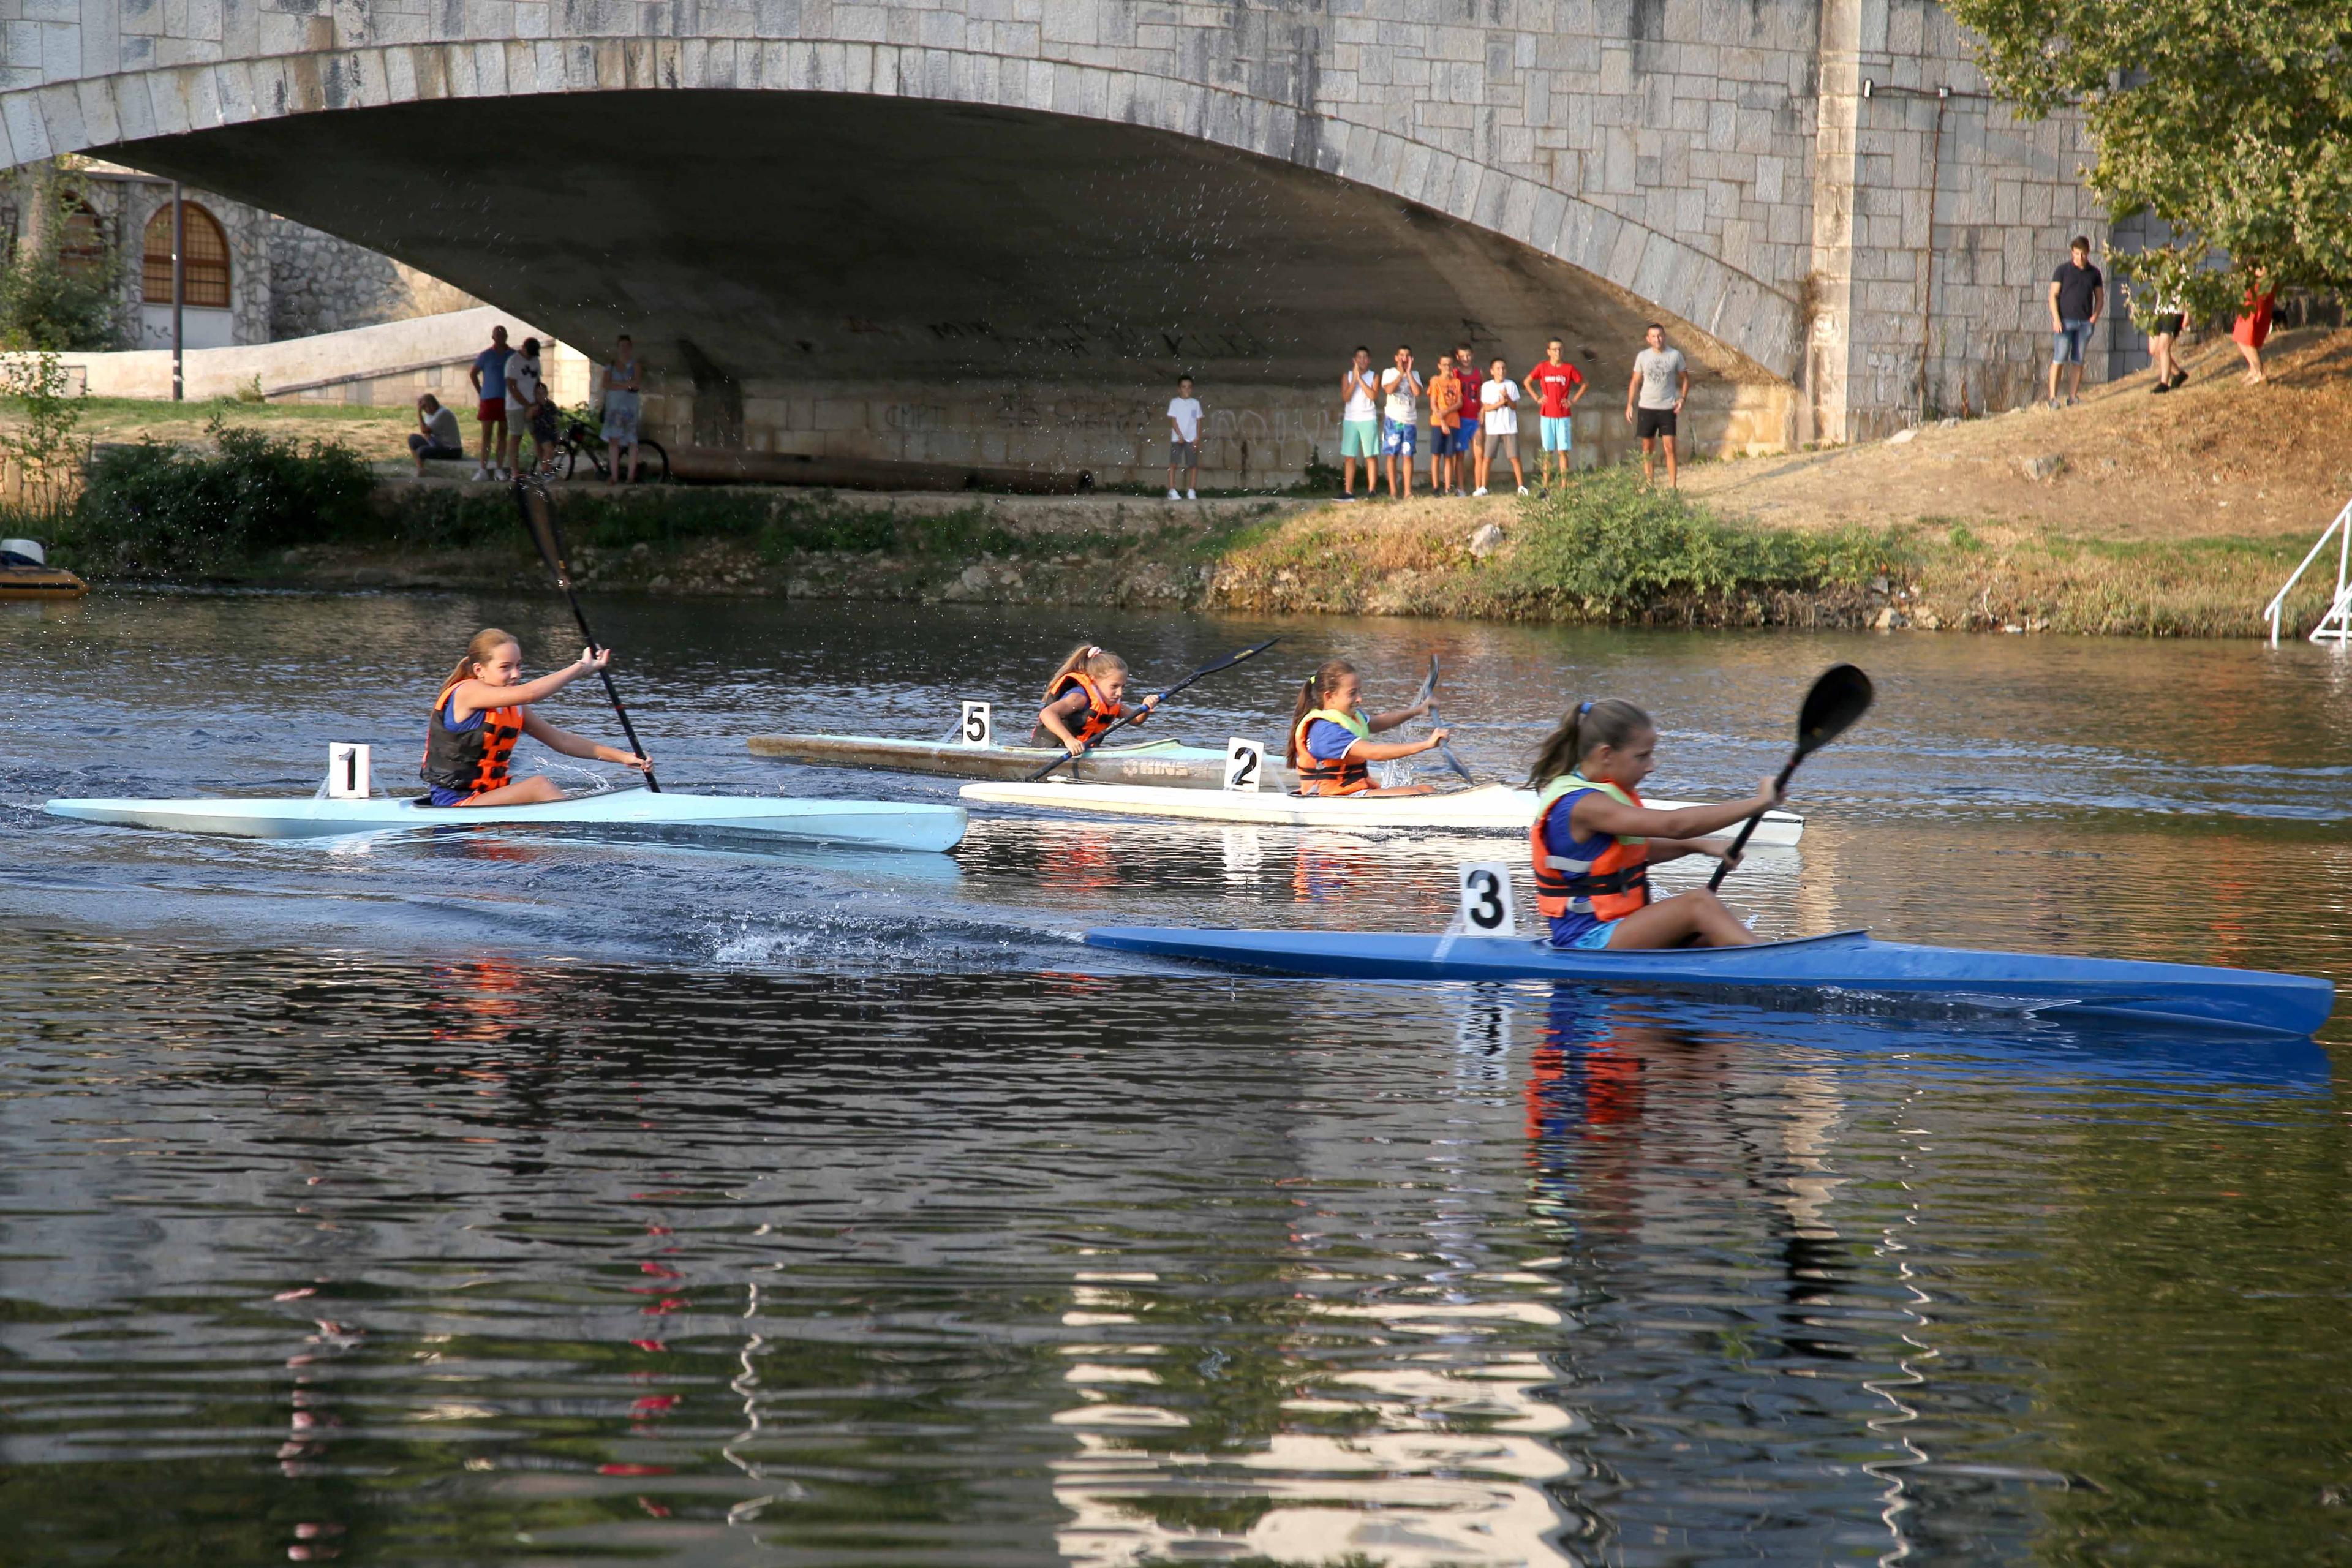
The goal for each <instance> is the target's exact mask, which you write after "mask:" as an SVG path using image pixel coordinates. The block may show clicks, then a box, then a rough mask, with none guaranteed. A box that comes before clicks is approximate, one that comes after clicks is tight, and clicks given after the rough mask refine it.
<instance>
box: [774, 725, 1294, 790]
mask: <svg viewBox="0 0 2352 1568" xmlns="http://www.w3.org/2000/svg"><path fill="white" fill-rule="evenodd" d="M747 743H748V744H749V745H750V746H751V750H752V752H754V753H756V754H757V755H760V756H762V757H775V758H777V759H779V760H781V761H783V762H789V763H815V764H816V765H818V766H820V767H833V768H885V769H888V770H890V771H891V772H894V773H933V774H937V775H939V776H940V777H942V778H959V779H1007V780H1015V781H1026V780H1029V779H1032V778H1034V777H1035V776H1036V774H1037V773H1038V771H1039V770H1040V769H1042V768H1044V767H1045V764H1046V763H1050V762H1053V761H1054V760H1055V758H1057V757H1060V756H1063V755H1065V754H1066V753H1065V752H1063V750H1062V748H1061V747H1059V746H993V745H992V746H973V745H966V744H963V743H961V742H954V741H894V740H887V739H885V738H883V737H880V736H876V735H754V736H752V737H751V740H750V742H747ZM1267 766H1268V769H1269V770H1270V777H1269V781H1268V782H1270V783H1278V784H1283V785H1284V786H1285V787H1289V786H1290V785H1291V784H1295V783H1296V778H1295V775H1293V774H1292V773H1291V772H1290V770H1289V769H1287V768H1286V767H1283V766H1281V765H1280V764H1279V763H1275V762H1273V761H1272V760H1271V759H1269V761H1268V763H1267ZM1072 773H1076V776H1077V777H1078V778H1079V779H1081V780H1084V781H1086V782H1087V783H1092V784H1161V785H1165V786H1167V787H1170V788H1175V789H1216V788H1219V787H1220V786H1222V785H1223V784H1224V782H1225V753H1224V752H1223V750H1221V749H1220V748H1218V747H1215V746H1194V745H1188V744H1186V743H1185V742H1182V741H1148V742H1144V743H1142V744H1140V745H1134V746H1098V747H1097V748H1096V749H1095V750H1093V751H1091V752H1087V754H1086V755H1085V756H1084V757H1081V758H1080V759H1079V760H1078V761H1077V762H1076V763H1072V764H1071V765H1070V766H1068V767H1064V768H1059V769H1056V770H1055V774H1054V776H1055V778H1066V777H1069V776H1070V775H1071V774H1072Z"/></svg>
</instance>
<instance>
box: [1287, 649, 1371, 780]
mask: <svg viewBox="0 0 2352 1568" xmlns="http://www.w3.org/2000/svg"><path fill="white" fill-rule="evenodd" d="M1355 673H1356V667H1355V666H1354V665H1352V664H1349V662H1348V661H1347V660H1346V659H1344V658H1335V659H1333V660H1331V661H1330V662H1329V663H1328V664H1326V665H1325V666H1324V667H1323V668H1320V669H1318V670H1317V671H1316V672H1315V673H1314V674H1313V675H1311V676H1309V677H1308V678H1307V680H1306V681H1305V682H1304V683H1303V684H1301V685H1300V687H1299V688H1298V706H1297V707H1296V708H1294V709H1292V710H1291V711H1290V739H1289V741H1288V742H1286V744H1285V746H1284V748H1283V759H1284V760H1285V761H1286V762H1287V763H1289V764H1290V765H1291V766H1292V767H1294V768H1296V767H1297V765H1298V727H1299V726H1300V725H1301V724H1304V723H1306V722H1307V714H1309V713H1311V712H1313V711H1314V710H1316V709H1318V708H1320V707H1322V706H1323V700H1324V699H1325V698H1326V697H1328V696H1330V695H1331V689H1332V688H1333V687H1335V686H1337V685H1339V678H1340V677H1342V676H1347V675H1353V674H1355Z"/></svg>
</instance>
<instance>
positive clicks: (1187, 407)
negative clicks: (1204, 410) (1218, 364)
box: [1168, 375, 1201, 500]
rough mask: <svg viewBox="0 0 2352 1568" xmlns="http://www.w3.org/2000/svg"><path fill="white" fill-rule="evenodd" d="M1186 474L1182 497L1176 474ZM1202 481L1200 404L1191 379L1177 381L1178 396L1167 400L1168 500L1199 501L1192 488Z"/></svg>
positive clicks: (1186, 377)
mask: <svg viewBox="0 0 2352 1568" xmlns="http://www.w3.org/2000/svg"><path fill="white" fill-rule="evenodd" d="M1179 469H1181V470H1182V471H1183V475H1184V486H1183V489H1182V490H1181V493H1180V492H1179V490H1178V489H1177V486H1176V474H1177V471H1178V470H1179ZM1200 477H1201V400H1200V399H1199V398H1197V397H1195V396H1193V395H1192V377H1191V376H1189V375H1180V376H1178V377H1177V378H1176V395H1175V396H1173V397H1171V398H1170V399H1169V400H1168V499H1169V500H1200V499H1201V495H1200V492H1199V491H1198V490H1196V489H1193V488H1192V485H1193V481H1194V480H1196V479H1199V478H1200Z"/></svg>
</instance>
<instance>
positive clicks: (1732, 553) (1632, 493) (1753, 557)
mask: <svg viewBox="0 0 2352 1568" xmlns="http://www.w3.org/2000/svg"><path fill="white" fill-rule="evenodd" d="M1903 554H1904V548H1903V545H1902V542H1901V539H1900V536H1899V535H1898V534H1897V533H1895V531H1891V530H1875V529H1865V528H1843V529H1836V530H1830V531H1797V530H1792V529H1770V528H1756V527H1751V526H1748V525H1746V524H1741V523H1732V522H1726V521H1723V520H1722V519H1721V518H1718V517H1717V516H1716V515H1715V514H1714V513H1713V512H1712V511H1710V510H1707V509H1706V507H1704V506H1702V505H1699V504H1697V503H1696V502H1693V501H1689V500H1685V499H1684V498H1683V497H1682V496H1681V495H1680V494H1678V493H1677V492H1675V491H1673V490H1667V489H1647V488H1644V487H1643V484H1642V482H1641V479H1640V476H1639V475H1638V474H1637V473H1636V472H1635V470H1634V469H1633V468H1632V467H1631V466H1630V465H1629V466H1621V467H1612V468H1594V469H1590V470H1588V471H1586V472H1584V473H1580V474H1578V475H1576V476H1575V477H1573V478H1572V479H1570V480H1569V481H1568V482H1567V483H1566V484H1563V485H1559V486H1558V487H1556V488H1554V489H1553V490H1552V491H1551V493H1550V494H1549V496H1546V497H1542V498H1540V499H1535V498H1531V499H1529V500H1526V501H1523V502H1521V503H1520V511H1519V519H1518V522H1517V525H1516V527H1515V528H1514V529H1513V530H1512V548H1511V549H1510V551H1509V552H1507V554H1506V555H1504V556H1502V557H1499V558H1497V559H1496V562H1495V563H1493V564H1492V565H1490V566H1489V567H1488V568H1487V569H1486V574H1485V575H1486V581H1485V582H1484V583H1483V584H1480V589H1481V590H1482V591H1483V593H1485V594H1486V595H1493V596H1494V597H1495V598H1497V599H1500V600H1503V601H1505V602H1507V603H1510V604H1512V605H1514V607H1515V608H1516V609H1517V612H1518V613H1520V614H1524V615H1532V616H1560V617H1563V618H1570V619H1593V620H1622V619H1628V618H1634V617H1638V616H1642V615H1643V614H1645V613H1647V612H1650V611H1654V610H1656V609H1658V608H1660V607H1662V606H1665V605H1694V604H1697V603H1704V602H1719V601H1723V600H1727V599H1733V598H1738V597H1741V596H1744V595H1758V594H1775V593H1805V592H1811V591H1815V590H1819V589H1822V588H1826V587H1837V586H1852V587H1856V588H1859V587H1861V586H1863V585H1864V584H1867V583H1868V582H1869V580H1870V579H1871V578H1872V577H1874V576H1875V575H1877V574H1881V573H1884V572H1885V571H1886V570H1887V569H1888V568H1889V566H1890V565H1891V564H1892V563H1895V562H1896V561H1898V560H1900V559H1901V558H1902V557H1903Z"/></svg>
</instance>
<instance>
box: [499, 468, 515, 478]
mask: <svg viewBox="0 0 2352 1568" xmlns="http://www.w3.org/2000/svg"><path fill="white" fill-rule="evenodd" d="M513 478H514V470H513V469H512V468H500V469H499V479H513Z"/></svg>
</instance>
